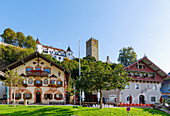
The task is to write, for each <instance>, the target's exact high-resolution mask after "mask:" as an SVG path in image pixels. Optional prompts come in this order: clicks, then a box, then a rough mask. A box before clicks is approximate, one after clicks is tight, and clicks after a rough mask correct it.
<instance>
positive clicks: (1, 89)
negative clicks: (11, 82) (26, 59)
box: [0, 81, 5, 99]
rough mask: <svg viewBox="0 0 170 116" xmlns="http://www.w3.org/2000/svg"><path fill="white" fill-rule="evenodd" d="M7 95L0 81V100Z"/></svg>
mask: <svg viewBox="0 0 170 116" xmlns="http://www.w3.org/2000/svg"><path fill="white" fill-rule="evenodd" d="M4 94H5V86H2V82H1V81H0V99H1V98H3V95H4Z"/></svg>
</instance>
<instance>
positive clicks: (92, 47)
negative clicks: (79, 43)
mask: <svg viewBox="0 0 170 116" xmlns="http://www.w3.org/2000/svg"><path fill="white" fill-rule="evenodd" d="M98 49H99V48H98V40H96V39H94V38H92V37H91V38H90V39H89V40H88V41H86V56H93V57H95V58H96V61H98V60H99V51H98Z"/></svg>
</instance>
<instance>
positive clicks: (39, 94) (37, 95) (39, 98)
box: [34, 88, 43, 103]
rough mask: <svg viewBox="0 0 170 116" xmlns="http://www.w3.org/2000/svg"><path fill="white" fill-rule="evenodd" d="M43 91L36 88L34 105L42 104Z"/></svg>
mask: <svg viewBox="0 0 170 116" xmlns="http://www.w3.org/2000/svg"><path fill="white" fill-rule="evenodd" d="M42 94H43V93H42V89H41V88H35V90H34V103H41V102H42Z"/></svg>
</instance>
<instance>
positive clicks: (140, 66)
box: [136, 63, 145, 69]
mask: <svg viewBox="0 0 170 116" xmlns="http://www.w3.org/2000/svg"><path fill="white" fill-rule="evenodd" d="M136 69H145V65H144V64H143V63H139V64H136Z"/></svg>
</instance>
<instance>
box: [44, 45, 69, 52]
mask: <svg viewBox="0 0 170 116" xmlns="http://www.w3.org/2000/svg"><path fill="white" fill-rule="evenodd" d="M42 46H43V47H44V48H47V49H49V48H50V49H53V50H58V51H59V52H60V51H63V52H66V51H65V50H63V49H59V48H54V47H51V46H45V45H42Z"/></svg>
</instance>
